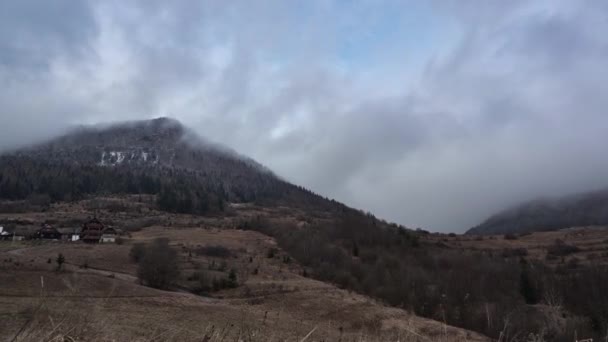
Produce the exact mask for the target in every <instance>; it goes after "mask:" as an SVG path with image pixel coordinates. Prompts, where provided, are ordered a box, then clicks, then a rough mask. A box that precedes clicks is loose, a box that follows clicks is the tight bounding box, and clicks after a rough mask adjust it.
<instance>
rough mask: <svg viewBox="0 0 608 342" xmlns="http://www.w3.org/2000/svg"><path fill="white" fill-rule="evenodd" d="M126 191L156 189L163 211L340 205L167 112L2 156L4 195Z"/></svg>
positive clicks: (69, 196) (70, 196)
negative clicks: (201, 134)
mask: <svg viewBox="0 0 608 342" xmlns="http://www.w3.org/2000/svg"><path fill="white" fill-rule="evenodd" d="M124 193H128V194H155V195H158V204H159V206H160V207H161V208H162V209H164V210H166V211H171V212H182V213H196V214H203V213H209V212H216V211H222V210H223V209H224V204H225V203H226V202H256V203H265V204H273V205H281V204H289V205H292V206H295V207H302V206H304V207H306V206H314V207H323V208H329V207H332V206H334V205H335V202H332V201H328V200H326V199H324V198H322V197H320V196H317V195H315V194H313V193H311V192H310V191H307V190H305V189H303V188H301V187H298V186H295V185H292V184H290V183H288V182H286V181H284V180H282V179H280V178H279V177H277V176H276V175H274V174H273V173H272V172H270V171H269V170H268V169H266V168H265V167H263V166H262V165H260V164H258V163H257V162H255V161H253V160H252V159H250V158H247V157H244V156H241V155H239V154H237V153H236V152H234V151H232V150H230V149H227V148H225V147H222V146H220V145H216V144H213V143H210V142H208V141H206V140H204V139H203V138H201V137H199V136H198V135H196V134H195V133H194V132H192V131H191V130H189V129H187V128H185V127H184V126H183V125H182V124H181V123H179V122H178V121H176V120H173V119H168V118H158V119H154V120H145V121H134V122H125V123H118V124H112V125H104V126H89V127H79V128H77V129H75V130H73V131H71V132H69V133H67V134H65V135H64V136H61V137H58V138H56V139H53V140H51V141H47V142H45V143H42V144H38V145H36V146H31V147H27V148H22V149H19V150H16V151H12V152H10V153H6V154H4V155H2V156H0V199H6V200H13V201H14V200H27V199H30V198H32V197H36V198H39V197H40V196H43V197H47V196H48V198H49V200H50V201H64V200H78V199H81V198H84V197H86V196H88V195H99V194H124Z"/></svg>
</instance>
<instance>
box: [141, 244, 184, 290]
mask: <svg viewBox="0 0 608 342" xmlns="http://www.w3.org/2000/svg"><path fill="white" fill-rule="evenodd" d="M178 276H179V269H178V258H177V252H176V251H175V250H174V249H172V248H171V247H170V246H169V241H168V240H167V239H156V240H154V241H153V242H152V243H151V244H150V245H149V246H145V248H144V253H143V257H141V259H140V260H139V267H138V269H137V277H138V278H139V280H140V281H141V282H142V283H144V284H146V285H148V286H150V287H154V288H158V289H168V288H169V287H170V286H171V285H172V284H173V283H174V282H175V280H176V279H177V277H178Z"/></svg>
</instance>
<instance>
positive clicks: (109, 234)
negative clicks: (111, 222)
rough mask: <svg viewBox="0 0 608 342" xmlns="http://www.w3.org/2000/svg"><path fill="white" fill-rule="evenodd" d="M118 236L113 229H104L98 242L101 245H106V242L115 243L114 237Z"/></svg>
mask: <svg viewBox="0 0 608 342" xmlns="http://www.w3.org/2000/svg"><path fill="white" fill-rule="evenodd" d="M117 236H118V232H117V231H116V229H114V228H106V229H104V230H103V233H102V234H101V240H100V242H102V243H107V242H111V243H114V242H116V237H117Z"/></svg>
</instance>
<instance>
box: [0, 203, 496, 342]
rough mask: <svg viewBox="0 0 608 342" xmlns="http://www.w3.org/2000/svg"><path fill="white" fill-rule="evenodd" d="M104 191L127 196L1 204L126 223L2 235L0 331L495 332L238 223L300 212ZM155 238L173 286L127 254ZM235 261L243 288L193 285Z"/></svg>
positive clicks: (251, 336)
mask: <svg viewBox="0 0 608 342" xmlns="http://www.w3.org/2000/svg"><path fill="white" fill-rule="evenodd" d="M104 201H109V202H112V201H117V203H119V204H120V205H119V206H118V205H117V206H114V207H112V208H113V209H112V210H107V209H106V208H103V206H102V207H101V208H100V207H99V206H98V207H95V208H94V209H91V204H90V203H86V202H82V203H76V204H71V205H60V206H55V207H52V208H51V209H50V210H48V211H47V212H45V213H19V214H2V215H1V216H0V219H2V220H3V222H15V221H16V220H21V221H22V222H23V221H28V222H29V223H30V224H31V225H32V226H36V225H38V224H40V223H42V222H44V221H47V222H53V223H54V224H55V225H57V226H69V225H70V224H73V222H75V221H76V220H78V219H86V218H87V217H90V216H92V215H93V214H94V215H96V216H97V217H99V218H100V219H101V220H105V222H111V224H112V225H115V226H116V227H118V228H121V229H125V235H124V237H123V239H122V241H121V243H120V244H98V245H88V244H84V243H81V242H75V243H69V242H45V243H39V242H33V241H23V242H6V241H5V242H0V340H2V341H63V340H65V341H486V340H488V339H486V338H485V337H483V336H480V335H478V334H476V333H472V332H468V331H465V330H462V329H457V328H453V327H450V326H447V325H445V324H443V323H441V322H437V321H432V320H428V319H424V318H420V317H416V316H414V315H413V314H410V313H408V312H406V311H403V310H400V309H395V308H391V307H387V306H385V305H383V304H382V303H379V302H376V301H374V300H372V299H370V298H367V297H364V296H361V295H358V294H354V293H351V292H348V291H346V290H342V289H338V288H336V287H335V286H333V285H330V284H326V283H322V282H319V281H316V280H313V279H310V278H307V277H305V276H303V275H302V270H303V269H302V267H301V266H300V265H298V264H297V262H295V261H294V260H292V259H290V258H289V257H288V255H287V254H285V253H284V252H283V251H281V250H280V249H279V248H278V247H277V246H276V243H275V241H274V240H273V239H272V238H269V237H268V236H265V235H263V234H260V233H257V232H253V231H242V230H238V229H236V228H235V222H236V219H238V218H239V217H240V216H251V215H260V214H263V215H277V216H280V217H285V218H286V219H294V220H298V217H299V216H300V213H297V212H289V215H286V214H287V212H285V209H277V210H283V212H272V211H268V210H267V209H261V208H254V207H237V208H234V212H233V213H232V215H231V216H230V217H223V218H201V217H193V216H188V215H167V214H162V213H158V212H155V211H154V210H152V209H150V208H149V207H147V206H146V205H145V202H144V204H141V203H138V202H136V201H128V200H127V201H125V200H124V199H120V200H115V199H105V200H104ZM121 208H122V209H124V211H121V210H118V209H121ZM134 208H135V209H134ZM137 208H140V209H137ZM22 226H25V225H23V224H22V225H21V226H17V228H19V227H22ZM127 230H130V232H127ZM156 238H168V239H169V240H170V244H171V245H172V247H174V248H175V249H176V250H178V251H179V260H180V262H179V268H180V270H181V277H180V280H179V282H178V286H177V287H176V288H175V290H174V291H161V290H156V289H152V288H149V287H145V286H142V285H140V284H139V283H138V280H137V277H136V271H137V265H136V264H135V263H134V262H133V261H132V260H131V259H130V257H129V251H130V249H131V247H132V246H133V244H135V243H140V242H144V243H145V242H149V241H152V240H154V239H156ZM209 246H222V247H224V248H226V249H227V250H228V251H229V254H228V255H223V256H209V255H205V254H201V253H198V252H197V251H199V250H200V249H201V248H204V247H209ZM270 250H272V251H273V252H272V253H269V251H270ZM59 253H62V254H63V255H64V256H65V261H66V262H65V264H64V267H63V270H61V271H57V270H56V264H55V262H54V260H55V258H56V257H57V255H58V254H59ZM49 261H50V263H49ZM230 269H234V270H235V271H236V274H237V277H238V283H239V286H238V287H237V288H235V289H228V290H221V291H217V292H213V293H211V294H206V295H197V294H194V293H192V292H193V291H192V289H194V288H195V286H196V281H193V280H192V275H193V274H195V273H196V272H197V271H200V270H207V271H208V272H209V274H216V275H217V276H218V277H219V276H222V275H223V274H226V273H227V272H228V270H230Z"/></svg>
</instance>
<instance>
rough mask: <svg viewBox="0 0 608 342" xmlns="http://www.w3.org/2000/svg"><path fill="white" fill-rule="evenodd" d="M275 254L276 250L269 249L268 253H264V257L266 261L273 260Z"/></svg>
mask: <svg viewBox="0 0 608 342" xmlns="http://www.w3.org/2000/svg"><path fill="white" fill-rule="evenodd" d="M276 253H277V249H276V248H270V249H268V252H266V257H267V258H268V259H272V258H274V255H275V254H276Z"/></svg>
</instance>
